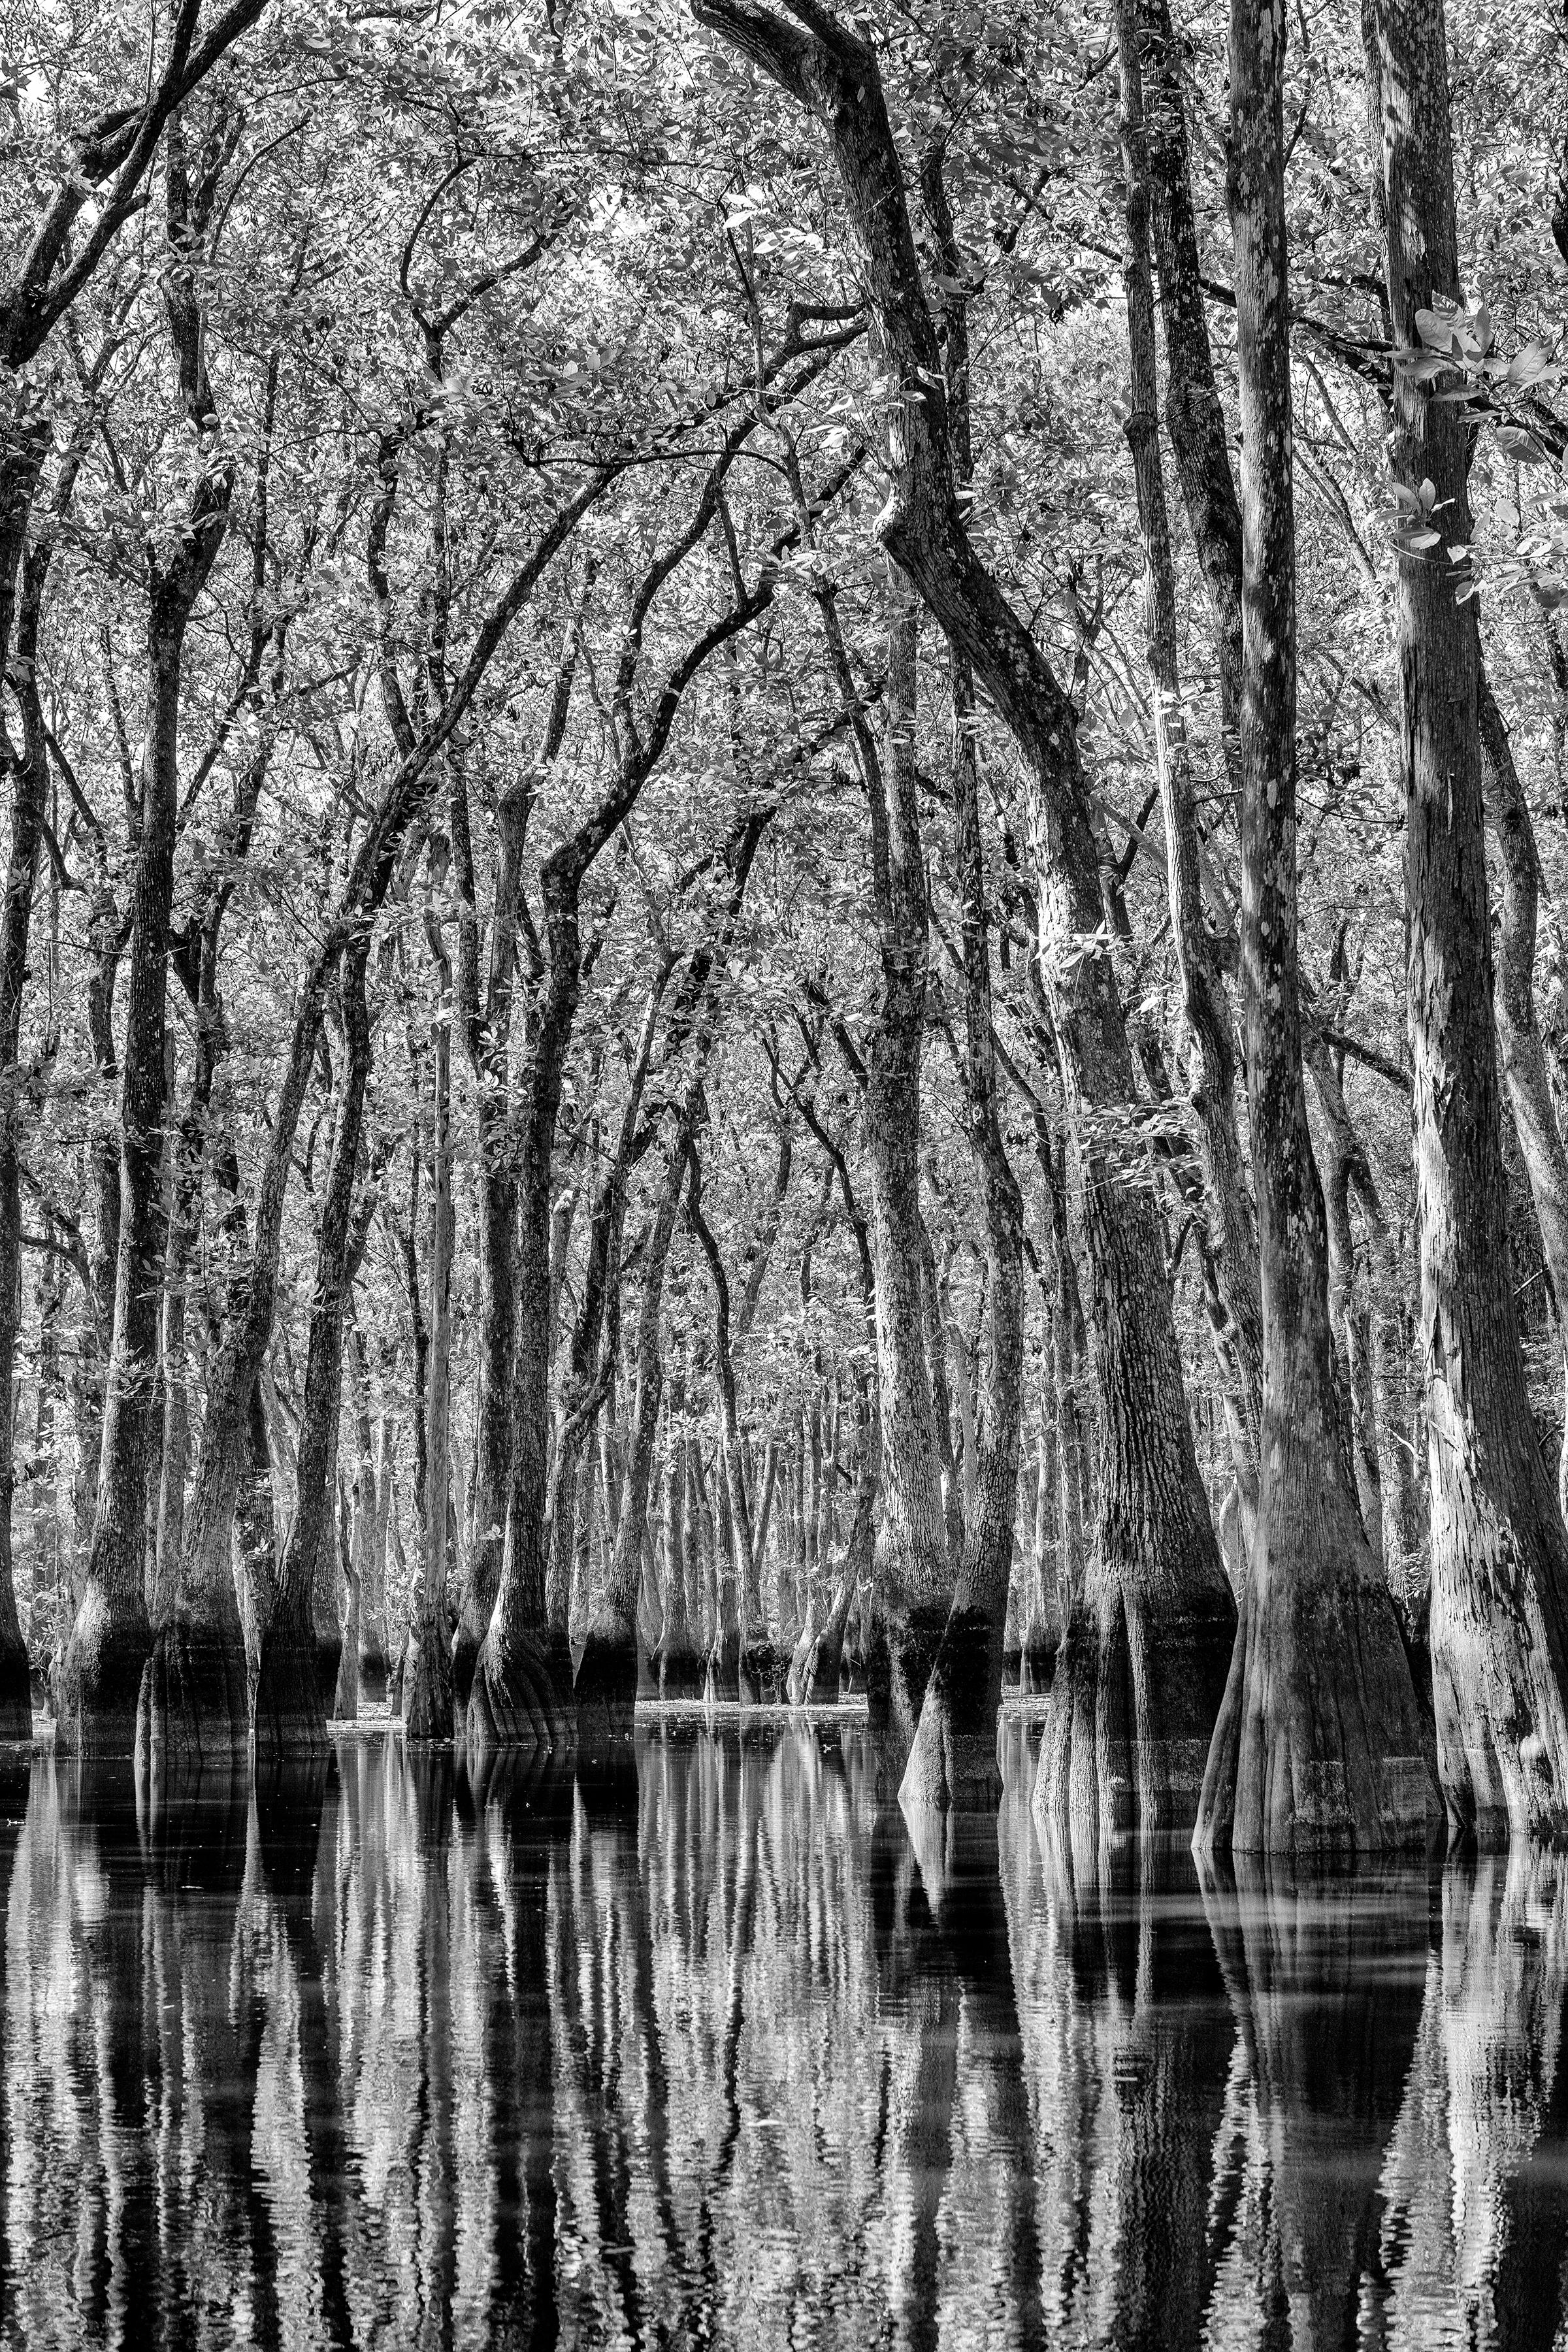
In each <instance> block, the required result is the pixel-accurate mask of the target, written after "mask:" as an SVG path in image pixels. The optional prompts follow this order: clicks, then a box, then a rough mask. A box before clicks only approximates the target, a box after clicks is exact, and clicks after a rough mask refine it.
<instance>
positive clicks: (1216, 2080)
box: [0, 1724, 1568, 2352]
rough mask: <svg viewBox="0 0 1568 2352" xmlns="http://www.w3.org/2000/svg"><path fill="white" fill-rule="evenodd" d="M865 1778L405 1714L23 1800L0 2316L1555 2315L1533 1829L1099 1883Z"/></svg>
mask: <svg viewBox="0 0 1568 2352" xmlns="http://www.w3.org/2000/svg"><path fill="white" fill-rule="evenodd" d="M1007 1736H1008V1738H1009V1739H1010V1740H1011V1741H1012V1743H1013V1756H1012V1759H1011V1771H1010V1793H1009V1798H1008V1801H1007V1802H1006V1803H1005V1807H1004V1810H1003V1813H1002V1818H1001V1821H1000V1823H999V1824H992V1825H988V1826H987V1827H986V1828H984V1829H983V1830H981V1831H980V1832H978V1833H974V1834H965V1835H963V1836H962V1837H954V1838H952V1840H951V1841H949V1842H948V1843H946V1844H945V1846H939V1847H938V1848H937V1850H934V1851H929V1852H924V1853H921V1854H917V1853H916V1852H915V1850H914V1848H913V1846H912V1845H911V1844H910V1840H909V1837H908V1835H907V1834H906V1832H905V1831H904V1829H903V1826H902V1824H901V1822H898V1821H897V1820H895V1822H892V1823H888V1822H882V1823H880V1824H879V1825H877V1826H875V1827H874V1826H873V1824H872V1822H871V1817H870V1815H871V1808H870V1805H869V1801H868V1777H867V1759H866V1755H865V1750H864V1745H863V1743H864V1738H865V1734H864V1731H863V1730H862V1729H860V1728H858V1727H826V1726H820V1725H819V1726H816V1727H808V1726H805V1725H798V1724H797V1725H791V1726H785V1727H773V1728H771V1729H764V1730H761V1731H757V1732H752V1731H748V1733H747V1734H746V1736H745V1737H744V1738H742V1737H741V1736H740V1735H739V1734H738V1733H737V1732H736V1731H735V1730H733V1729H731V1730H729V1731H728V1732H721V1733H719V1734H717V1735H714V1736H710V1735H709V1734H708V1733H706V1732H703V1731H700V1730H696V1729H691V1730H677V1729H674V1728H663V1729H658V1730H653V1731H650V1732H649V1733H648V1734H647V1736H646V1737H644V1738H642V1739H641V1743H640V1747H639V1754H638V1759H637V1770H636V1773H635V1776H633V1775H628V1776H627V1778H626V1780H625V1782H624V1783H622V1784H621V1785H618V1786H611V1787H605V1786H585V1785H583V1784H581V1783H577V1784H574V1783H572V1782H570V1781H569V1782H568V1783H567V1784H566V1786H565V1787H564V1788H561V1787H559V1786H557V1787H553V1788H545V1787H543V1786H542V1785H541V1784H539V1783H538V1782H537V1780H534V1781H531V1780H529V1778H528V1777H527V1775H517V1774H512V1775H510V1776H502V1777H499V1778H497V1779H495V1780H492V1781H491V1782H490V1783H489V1785H488V1786H474V1785H471V1784H470V1783H469V1781H468V1778H467V1777H466V1775H465V1774H464V1773H463V1771H462V1769H461V1768H460V1767H459V1768H458V1769H453V1768H452V1767H451V1766H450V1765H447V1766H446V1767H445V1768H443V1767H441V1766H439V1765H437V1764H435V1763H432V1762H420V1763H415V1762H412V1761H411V1760H409V1759H406V1758H405V1755H404V1752H403V1749H402V1747H401V1745H400V1743H399V1742H398V1741H397V1740H396V1739H395V1738H373V1739H369V1740H366V1739H356V1740H354V1741H353V1742H352V1743H349V1742H345V1743H344V1744H343V1746H342V1748H340V1750H339V1752H338V1756H337V1760H336V1764H335V1767H334V1769H332V1770H331V1773H330V1774H329V1775H323V1776H321V1777H319V1778H318V1779H317V1780H316V1781H315V1782H314V1783H313V1784H310V1783H304V1784H302V1785H300V1786H298V1787H289V1788H285V1789H282V1790H276V1791H273V1792H270V1793H267V1794H262V1795H258V1796H257V1797H252V1796H251V1795H250V1793H249V1792H248V1791H245V1792H242V1793H241V1794H240V1795H239V1797H238V1798H237V1801H234V1802H233V1803H232V1804H231V1803H228V1802H226V1801H222V1800H214V1801H209V1802H208V1803H206V1804H205V1806H203V1807H200V1808H191V1807H188V1806H187V1807H179V1808H172V1809H169V1810H168V1811H166V1812H164V1813H163V1815H162V1816H161V1817H157V1818H154V1817H153V1816H152V1815H151V1814H150V1812H149V1811H148V1809H147V1808H146V1807H145V1806H143V1807H142V1811H141V1812H140V1814H139V1813H138V1811H137V1808H136V1805H135V1803H134V1801H133V1799H132V1793H131V1790H130V1789H129V1786H128V1780H127V1771H126V1768H118V1769H116V1771H115V1773H114V1775H113V1778H112V1780H111V1782H110V1786H109V1787H108V1788H107V1789H106V1790H100V1789H97V1788H95V1787H94V1785H93V1784H92V1782H91V1781H89V1780H84V1779H83V1778H82V1776H81V1773H80V1771H79V1769H75V1768H71V1767H69V1766H68V1765H66V1764H64V1763H63V1762H62V1763H60V1764H56V1763H54V1762H53V1761H52V1760H50V1759H47V1757H40V1758H38V1759H36V1760H35V1762H34V1763H33V1766H32V1768H31V1776H30V1780H27V1779H26V1778H23V1779H19V1780H17V1781H16V1783H15V1785H14V1787H13V1788H12V1790H11V1791H10V1794H9V1798H8V1801H5V1803H4V1805H3V1806H0V1890H3V1891H4V1895H5V1911H4V1947H3V1981H0V2000H3V2003H4V2011H3V2019H0V2032H3V2035H4V2053H5V2084H4V2094H5V2095H4V2101H3V2105H0V2249H3V2271H0V2335H3V2337H4V2340H5V2342H6V2343H8V2344H9V2343H24V2342H25V2343H36V2344H40V2345H45V2344H47V2345H53V2344H59V2345H71V2346H74V2345H78V2344H83V2343H99V2342H104V2341H108V2342H112V2343H117V2344H126V2345H139V2344H158V2343H167V2344H171V2345H186V2344H189V2345H195V2346H214V2347H216V2346H225V2345H280V2344H287V2345H300V2346H311V2347H314V2346H318V2345H326V2346H342V2345H351V2344H352V2345H372V2344H376V2345H399V2344H405V2343H407V2344H420V2345H429V2346H445V2345H454V2346H466V2345H470V2344H472V2345H485V2344H496V2345H541V2346H543V2345H550V2344H554V2343H560V2344H564V2345H578V2344H582V2345H601V2344H625V2345H642V2344H648V2345H686V2344H691V2345H708V2344H713V2345H725V2346H737V2347H750V2346H771V2345H781V2346H782V2345H790V2346H815V2345H822V2346H846V2347H854V2352H869V2347H875V2346H880V2345H883V2344H889V2343H909V2344H911V2345H925V2344H930V2345H935V2344H939V2343H940V2344H944V2345H952V2346H969V2345H974V2346H991V2345H998V2346H1000V2345H1026V2346H1034V2345H1040V2344H1049V2345H1107V2346H1134V2345H1149V2346H1161V2347H1164V2346H1173V2347H1181V2346H1187V2345H1213V2346H1216V2347H1233V2346H1243V2345H1256V2346H1268V2347H1276V2346H1290V2347H1319V2346H1322V2347H1340V2346H1380V2347H1381V2346H1388V2347H1393V2346H1412V2347H1424V2346H1450V2345H1452V2346H1491V2345H1518V2346H1541V2347H1547V2346H1551V2345H1552V2344H1553V2343H1554V2342H1568V2327H1565V2321H1564V2314H1565V2309H1568V2305H1565V2302H1564V2267H1565V2258H1568V2062H1565V2060H1564V2056H1563V2051H1562V2047H1561V2045H1562V2040H1563V2002H1564V1993H1565V1990H1568V1896H1565V1880H1564V1874H1563V1867H1562V1865H1561V1864H1558V1863H1556V1862H1554V1861H1552V1860H1551V1859H1549V1858H1544V1857H1528V1856H1521V1857H1516V1858H1515V1859H1513V1860H1512V1861H1499V1862H1496V1863H1486V1864H1481V1865H1479V1867H1472V1868H1470V1869H1468V1870H1467V1869H1464V1868H1457V1867H1450V1868H1449V1870H1448V1871H1447V1874H1444V1875H1443V1876H1442V1877H1441V1878H1440V1879H1430V1880H1429V1879H1428V1878H1427V1877H1426V1875H1424V1874H1411V1875H1408V1876H1405V1877H1399V1878H1392V1879H1382V1880H1378V1881H1376V1882H1374V1883H1368V1882H1362V1883H1360V1884H1358V1885H1355V1886H1353V1887H1351V1888H1346V1887H1344V1886H1340V1887H1339V1888H1337V1889H1331V1890H1325V1889H1322V1888H1317V1889H1314V1890H1312V1891H1310V1892H1300V1891H1294V1892H1293V1891H1291V1890H1289V1889H1288V1888H1287V1887H1285V1886H1283V1885H1268V1884H1265V1883H1262V1882H1258V1883H1253V1884H1248V1885H1243V1886H1242V1887H1241V1888H1239V1889H1238V1888H1237V1886H1236V1885H1234V1884H1231V1883H1229V1882H1226V1883H1224V1884H1220V1885H1215V1884H1213V1883H1203V1884H1200V1882H1199V1879H1198V1877H1197V1875H1196V1874H1195V1873H1194V1870H1193V1867H1192V1865H1191V1864H1190V1862H1188V1861H1186V1860H1185V1858H1180V1859H1173V1860H1172V1862H1171V1863H1170V1864H1169V1865H1168V1867H1167V1868H1166V1869H1165V1870H1164V1871H1163V1873H1161V1874H1156V1875H1159V1876H1161V1877H1163V1885H1160V1886H1158V1887H1155V1888H1150V1887H1147V1886H1145V1887H1144V1888H1143V1889H1142V1891H1140V1890H1139V1889H1137V1888H1136V1887H1134V1886H1131V1885H1122V1886H1121V1889H1120V1890H1115V1891H1108V1890H1107V1889H1106V1888H1105V1887H1104V1886H1103V1885H1102V1886H1100V1887H1099V1888H1095V1887H1092V1886H1088V1885H1085V1884H1084V1883H1083V1882H1082V1881H1081V1880H1080V1881H1079V1884H1078V1885H1077V1886H1076V1887H1075V1885H1074V1883H1073V1879H1072V1875H1071V1873H1070V1870H1068V1869H1067V1868H1065V1867H1063V1866H1061V1865H1053V1864H1050V1863H1049V1862H1048V1861H1047V1858H1046V1857H1045V1856H1044V1855H1043V1854H1042V1853H1041V1851H1040V1848H1039V1845H1038V1843H1037V1840H1036V1837H1035V1834H1034V1832H1033V1829H1032V1826H1031V1824H1030V1821H1029V1817H1028V1813H1027V1810H1026V1782H1027V1772H1028V1765H1029V1759H1028V1756H1027V1754H1026V1752H1024V1740H1025V1738H1026V1735H1025V1734H1024V1732H1023V1731H1022V1729H1021V1728H1020V1727H1016V1726H1015V1727H1012V1728H1011V1729H1010V1731H1009V1733H1008V1735H1007Z"/></svg>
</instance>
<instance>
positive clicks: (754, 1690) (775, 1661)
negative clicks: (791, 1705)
mask: <svg viewBox="0 0 1568 2352" xmlns="http://www.w3.org/2000/svg"><path fill="white" fill-rule="evenodd" d="M788 1673H789V1660H788V1658H787V1657H786V1656H785V1654H784V1651H783V1650H781V1649H780V1648H779V1647H778V1645H777V1643H773V1642H770V1641H769V1640H768V1639H767V1637H766V1636H765V1635H761V1636H759V1637H758V1638H757V1639H755V1640H753V1641H750V1642H748V1643H745V1645H744V1647H743V1648H742V1652H741V1674H740V1681H741V1704H742V1706H782V1705H783V1703H784V1682H785V1678H786V1676H787V1675H788Z"/></svg>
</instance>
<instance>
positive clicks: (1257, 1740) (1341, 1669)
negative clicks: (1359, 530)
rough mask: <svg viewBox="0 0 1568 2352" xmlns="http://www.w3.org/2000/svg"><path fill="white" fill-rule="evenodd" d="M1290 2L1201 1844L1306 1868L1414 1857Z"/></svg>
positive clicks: (1258, 56) (1270, 225) (1274, 48)
mask: <svg viewBox="0 0 1568 2352" xmlns="http://www.w3.org/2000/svg"><path fill="white" fill-rule="evenodd" d="M1285 25H1286V17H1285V5H1284V0H1263V5H1258V0H1233V5H1232V9H1231V23H1230V61H1231V149H1230V189H1229V195H1230V214H1231V226H1232V230H1233V234H1234V237H1235V244H1236V272H1235V275H1236V289H1237V326H1238V331H1239V353H1240V370H1241V413H1242V448H1243V460H1242V463H1243V472H1242V513H1243V529H1244V542H1245V562H1244V583H1243V597H1242V604H1243V646H1244V694H1243V702H1242V714H1241V765H1242V782H1243V794H1242V803H1243V804H1242V819H1243V822H1242V872H1243V888H1242V942H1243V949H1242V952H1243V965H1244V969H1245V972H1246V981H1247V1099H1248V1107H1249V1109H1250V1114H1251V1131H1252V1161H1253V1171H1254V1181H1255V1182H1256V1185H1257V1190H1258V1242H1259V1250H1260V1255H1261V1263H1262V1286H1263V1330H1264V1387H1263V1438H1262V1461H1261V1465H1260V1475H1259V1485H1258V1525H1257V1528H1256V1530H1255V1535H1254V1540H1253V1547H1252V1560H1251V1569H1250V1573H1249V1574H1248V1576H1247V1581H1246V1585H1245V1587H1244V1591H1243V1595H1242V1611H1241V1622H1240V1625H1239V1627H1238V1629H1237V1639H1236V1647H1235V1654H1234V1656H1233V1659H1232V1663H1231V1670H1230V1676H1229V1680H1228V1682H1227V1684H1226V1694H1225V1704H1224V1706H1223V1708H1222V1710H1221V1713H1220V1717H1219V1720H1218V1722H1217V1723H1216V1724H1215V1734H1214V1742H1213V1746H1212V1748H1211V1751H1210V1755H1209V1760H1208V1768H1207V1770H1206V1772H1205V1779H1204V1789H1203V1800H1202V1804H1201V1808H1200V1811H1199V1817H1198V1822H1197V1829H1196V1832H1195V1835H1194V1845H1195V1846H1196V1847H1197V1848H1198V1849H1199V1851H1201V1852H1208V1851H1212V1850H1214V1849H1215V1848H1223V1847H1225V1846H1227V1845H1228V1846H1231V1847H1233V1848H1235V1849H1236V1850H1237V1851H1238V1852H1241V1853H1259V1852H1267V1853H1279V1854H1287V1855H1290V1856H1292V1857H1294V1858H1295V1859H1297V1860H1299V1861H1301V1862H1318V1861H1325V1860H1333V1859H1337V1858H1343V1857H1350V1856H1354V1855H1363V1854H1367V1853H1378V1852H1382V1851H1384V1850H1386V1849H1388V1848H1391V1847H1398V1846H1402V1845H1410V1844H1419V1843H1421V1842H1422V1841H1423V1840H1424V1839H1425V1837H1426V1832H1427V1827H1428V1821H1429V1818H1430V1815H1431V1811H1432V1794H1433V1792H1432V1790H1431V1785H1430V1777H1429V1774H1428V1771H1427V1768H1426V1761H1425V1759H1424V1757H1423V1753H1422V1745H1423V1743H1422V1738H1421V1729H1420V1722H1419V1716H1418V1711H1417V1707H1416V1703H1415V1691H1414V1689H1413V1687H1412V1685H1411V1680H1410V1670H1409V1667H1408V1666H1407V1664H1405V1652H1404V1648H1403V1646H1402V1644H1401V1642H1400V1638H1399V1629H1398V1624H1397V1622H1396V1620H1395V1618H1394V1604H1393V1601H1392V1600H1391V1598H1390V1595H1389V1592H1388V1588H1387V1586H1386V1585H1385V1584H1384V1581H1383V1580H1382V1578H1381V1577H1380V1576H1379V1575H1378V1573H1377V1570H1376V1566H1375V1563H1374V1562H1373V1557H1372V1554H1371V1552H1370V1550H1369V1549H1368V1547H1367V1543H1366V1538H1365V1536H1364V1534H1363V1529H1362V1524H1361V1517H1360V1512H1359V1510H1358V1508H1357V1504H1356V1499H1355V1496H1354V1493H1353V1491H1352V1488H1351V1486H1349V1485H1348V1483H1347V1473H1348V1455H1347V1451H1346V1448H1345V1445H1344V1441H1343V1433H1342V1428H1341V1423H1340V1413H1339V1400H1338V1394H1337V1391H1336V1388H1335V1383H1334V1373H1333V1354H1332V1340H1331V1329H1330V1323H1329V1302H1328V1276H1327V1232H1326V1225H1325V1219H1324V1211H1323V1201H1322V1194H1321V1191H1320V1190H1319V1186H1318V1181H1317V1171H1316V1169H1315V1167H1314V1165H1313V1160H1312V1153H1311V1144H1310V1137H1309V1134H1308V1128H1307V1102H1306V1091H1305V1087H1304V1084H1303V1079H1302V1066H1301V1016H1300V976H1299V969H1298V961H1297V958H1298V948H1297V912H1296V887H1297V886H1296V610H1295V602H1296V581H1295V541H1294V515H1293V509H1292V484H1291V473H1292V466H1291V410H1290V345H1289V333H1290V325H1289V319H1290V310H1289V268H1288V261H1287V255H1286V240H1285V179H1284V164H1285V134H1284V106H1283V89H1284V67H1285Z"/></svg>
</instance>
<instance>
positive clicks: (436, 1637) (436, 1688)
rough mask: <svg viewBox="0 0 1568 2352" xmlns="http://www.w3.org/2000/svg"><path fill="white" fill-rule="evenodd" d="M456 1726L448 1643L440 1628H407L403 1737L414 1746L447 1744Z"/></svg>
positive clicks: (450, 1656)
mask: <svg viewBox="0 0 1568 2352" xmlns="http://www.w3.org/2000/svg"><path fill="white" fill-rule="evenodd" d="M456 1725H457V1717H456V1715H455V1713H454V1707H453V1694H452V1646H451V1643H450V1642H449V1641H448V1640H447V1638H446V1636H445V1634H444V1633H443V1631H442V1629H441V1627H440V1626H439V1625H436V1626H433V1627H431V1628H429V1629H425V1628H419V1629H414V1628H410V1631H409V1635H408V1655H407V1657H406V1658H405V1661H404V1667H403V1736H404V1738H405V1740H409V1741H412V1742H413V1743H415V1744H416V1745H426V1744H427V1743H429V1742H431V1741H434V1742H436V1743H437V1745H446V1744H448V1743H449V1742H450V1741H451V1739H452V1738H453V1736H454V1733H455V1729H456Z"/></svg>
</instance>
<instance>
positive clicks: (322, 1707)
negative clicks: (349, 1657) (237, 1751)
mask: <svg viewBox="0 0 1568 2352" xmlns="http://www.w3.org/2000/svg"><path fill="white" fill-rule="evenodd" d="M320 1670H321V1645H320V1643H318V1641H317V1639H316V1634H315V1631H314V1629H313V1628H312V1627H307V1628H306V1629H305V1631H304V1632H303V1633H300V1632H296V1631H295V1630H294V1629H293V1628H291V1627H290V1626H289V1625H288V1624H287V1623H285V1622H279V1620H278V1619H277V1618H275V1619H274V1620H273V1622H272V1623H271V1625H270V1626H269V1627H268V1630H267V1632H266V1633H263V1635H262V1637H261V1644H260V1650H259V1654H258V1658H257V1669H256V1708H255V1718H254V1721H253V1724H252V1727H251V1746H252V1751H253V1754H254V1756H255V1760H256V1769H257V1773H258V1777H259V1776H260V1775H261V1774H262V1773H263V1772H273V1771H279V1770H284V1771H288V1770H291V1769H293V1768H294V1767H295V1766H296V1765H306V1764H309V1765H310V1766H311V1767H312V1768H313V1767H314V1766H315V1764H316V1763H317V1762H319V1760H320V1759H321V1758H323V1757H326V1756H329V1755H331V1748H332V1742H331V1734H330V1733H329V1731H328V1729H327V1701H328V1699H329V1697H330V1696H331V1684H330V1683H329V1684H328V1685H327V1686H326V1688H325V1689H324V1690H323V1688H322V1686H321V1683H320V1681H319V1680H318V1678H317V1677H318V1675H319V1673H320Z"/></svg>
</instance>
